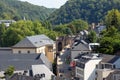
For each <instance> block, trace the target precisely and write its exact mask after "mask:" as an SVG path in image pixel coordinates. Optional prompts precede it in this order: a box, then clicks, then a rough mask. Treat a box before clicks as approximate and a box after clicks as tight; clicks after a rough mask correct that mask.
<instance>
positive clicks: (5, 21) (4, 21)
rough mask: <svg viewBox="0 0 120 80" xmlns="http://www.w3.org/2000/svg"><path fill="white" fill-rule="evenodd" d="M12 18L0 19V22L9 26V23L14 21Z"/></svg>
mask: <svg viewBox="0 0 120 80" xmlns="http://www.w3.org/2000/svg"><path fill="white" fill-rule="evenodd" d="M14 22H16V21H14V20H0V24H2V23H3V24H5V26H6V27H9V26H10V24H11V23H14Z"/></svg>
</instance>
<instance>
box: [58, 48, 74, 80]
mask: <svg viewBox="0 0 120 80" xmlns="http://www.w3.org/2000/svg"><path fill="white" fill-rule="evenodd" d="M58 69H59V76H60V77H61V78H62V79H63V80H71V78H72V76H71V74H72V72H71V69H70V48H65V49H64V50H62V51H61V53H60V56H59V57H58Z"/></svg>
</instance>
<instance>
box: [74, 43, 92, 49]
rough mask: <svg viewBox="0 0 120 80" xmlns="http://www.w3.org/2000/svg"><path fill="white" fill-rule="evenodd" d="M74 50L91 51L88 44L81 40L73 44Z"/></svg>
mask: <svg viewBox="0 0 120 80" xmlns="http://www.w3.org/2000/svg"><path fill="white" fill-rule="evenodd" d="M72 50H79V51H90V50H89V45H88V44H83V43H81V42H77V43H76V44H75V45H73V46H72Z"/></svg>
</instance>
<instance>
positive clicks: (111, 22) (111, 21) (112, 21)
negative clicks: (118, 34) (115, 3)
mask: <svg viewBox="0 0 120 80" xmlns="http://www.w3.org/2000/svg"><path fill="white" fill-rule="evenodd" d="M105 24H106V26H107V29H108V28H110V27H112V26H114V27H116V28H117V29H119V30H120V12H119V11H118V10H117V9H112V10H111V11H108V14H107V15H106V17H105Z"/></svg>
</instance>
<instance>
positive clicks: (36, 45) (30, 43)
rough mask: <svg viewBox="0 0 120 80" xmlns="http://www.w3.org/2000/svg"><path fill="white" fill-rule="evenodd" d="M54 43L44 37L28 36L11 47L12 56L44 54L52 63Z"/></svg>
mask: <svg viewBox="0 0 120 80" xmlns="http://www.w3.org/2000/svg"><path fill="white" fill-rule="evenodd" d="M54 50H55V43H54V41H53V40H52V39H50V38H48V37H47V36H46V35H44V34H42V35H35V36H29V37H26V38H24V39H23V40H21V41H20V42H18V43H17V44H15V45H14V46H13V47H12V52H13V54H33V53H36V54H39V53H44V54H45V55H46V56H47V58H48V59H49V60H50V61H51V62H53V60H54Z"/></svg>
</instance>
